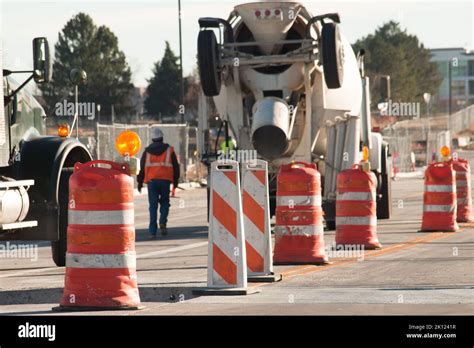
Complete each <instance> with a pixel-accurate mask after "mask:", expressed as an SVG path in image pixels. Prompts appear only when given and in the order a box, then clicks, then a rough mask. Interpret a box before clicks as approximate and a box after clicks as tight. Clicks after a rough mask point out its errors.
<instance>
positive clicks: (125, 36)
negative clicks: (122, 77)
mask: <svg viewBox="0 0 474 348" xmlns="http://www.w3.org/2000/svg"><path fill="white" fill-rule="evenodd" d="M242 2H246V1H229V0H219V1H199V0H182V13H183V52H184V58H183V62H184V70H185V74H188V73H190V72H191V71H192V70H193V68H194V67H195V64H196V59H195V57H196V37H197V32H198V30H199V26H198V23H197V20H198V18H199V17H204V16H212V17H223V18H227V16H228V14H229V12H230V11H231V10H232V8H233V6H234V5H237V4H239V3H242ZM301 2H302V3H303V4H304V5H306V7H307V8H308V9H309V11H310V12H311V13H312V14H313V15H317V14H321V13H326V12H339V13H340V15H341V19H342V29H343V31H344V34H345V35H346V36H347V37H348V39H349V40H350V41H351V42H354V41H356V40H357V39H358V38H360V37H363V36H365V35H367V34H369V33H372V32H374V30H375V29H376V28H377V27H378V26H380V25H382V24H383V23H384V22H387V21H389V20H397V21H399V22H401V24H402V27H403V28H406V29H407V30H408V32H409V33H412V34H415V35H417V36H418V37H419V38H420V40H421V41H422V42H423V43H424V44H425V46H426V47H428V48H439V47H465V46H468V47H472V48H474V23H473V22H474V21H473V18H474V5H473V3H474V1H469V0H465V1H437V0H434V1H433V0H431V1H380V0H379V1H375V0H370V1H369V0H366V1H360V0H359V1H347V0H345V1H338V0H330V1H327V0H324V1H301ZM177 11H178V10H177V0H173V1H171V0H148V1H140V0H138V1H130V0H127V1H124V0H122V1H107V0H99V1H97V0H96V1H31V0H30V1H23V0H0V30H1V32H0V33H1V38H2V47H3V52H4V61H5V65H6V66H8V67H9V68H13V69H28V68H31V60H32V54H31V39H32V38H33V37H35V36H46V37H47V38H48V40H49V41H50V44H51V46H54V44H55V42H56V40H57V37H58V32H59V31H60V30H61V29H62V27H63V26H64V25H65V23H66V22H67V20H68V19H70V18H71V17H72V16H73V15H74V14H75V13H78V12H86V13H88V14H89V15H90V16H91V17H92V18H93V19H94V21H95V22H96V24H99V25H106V26H108V27H110V29H111V30H112V31H113V32H114V33H115V34H116V35H117V36H118V39H119V45H120V48H121V49H122V50H123V51H124V52H125V54H126V56H127V59H128V62H129V64H130V66H131V68H132V73H133V81H134V83H135V84H137V85H140V86H144V85H146V79H148V78H150V76H151V74H152V73H151V69H152V67H153V63H154V62H156V61H157V60H159V59H160V58H161V56H162V54H163V50H164V47H165V41H166V40H168V41H170V43H171V46H172V48H173V49H174V50H175V52H176V53H177V52H178V48H179V46H178V23H177Z"/></svg>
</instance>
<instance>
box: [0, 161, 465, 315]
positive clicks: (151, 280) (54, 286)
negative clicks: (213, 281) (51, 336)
mask: <svg viewBox="0 0 474 348" xmlns="http://www.w3.org/2000/svg"><path fill="white" fill-rule="evenodd" d="M460 156H461V157H467V158H469V159H470V161H471V166H472V165H474V163H473V160H474V154H473V153H472V152H469V153H461V154H460ZM422 192H423V179H422V178H421V177H412V178H402V179H399V180H397V181H395V182H393V202H394V217H393V218H392V219H390V220H381V221H379V225H378V236H379V240H380V241H381V243H382V244H383V248H382V249H381V250H375V251H365V254H364V258H363V260H357V259H355V258H339V259H337V258H333V259H331V264H329V265H326V266H304V265H303V266H277V267H275V271H276V272H277V273H281V274H283V281H281V282H278V283H273V284H255V283H254V284H249V287H256V288H257V289H258V290H260V292H259V293H257V294H252V295H247V296H203V297H196V296H194V295H193V294H192V290H193V289H196V288H200V287H204V286H205V285H206V275H207V273H206V272H207V219H206V191H205V189H201V188H199V189H192V190H187V191H178V196H179V197H177V198H173V200H172V209H171V213H170V217H171V219H170V222H169V226H170V234H169V235H168V236H167V237H164V238H163V237H160V238H159V239H158V240H149V239H148V235H147V229H146V227H147V224H148V222H147V218H148V214H147V200H146V196H145V195H139V196H137V197H136V205H135V208H136V209H135V211H136V232H137V243H136V245H137V253H138V260H137V264H138V282H139V288H140V296H141V300H142V304H143V305H144V306H145V308H144V309H142V310H139V311H104V312H87V313H86V314H88V315H94V314H100V315H104V314H110V315H161V314H167V315H169V314H171V315H174V314H200V315H202V314H222V315H236V314H258V315H261V314H275V315H281V314H313V315H314V314H327V315H341V314H354V315H372V314H381V315H383V314H396V315H416V314H417V315H419V314H471V315H472V314H473V313H474V223H468V224H461V230H460V231H459V232H455V233H423V232H418V230H419V229H420V226H421V212H422V204H421V202H422ZM333 241H334V231H329V232H326V233H325V242H326V244H332V243H333ZM35 245H36V244H35ZM30 256H31V255H30ZM0 262H1V268H0V314H40V315H48V314H53V312H52V311H51V308H52V307H54V306H57V304H58V303H59V300H60V298H61V295H62V290H63V285H64V268H57V267H55V266H54V264H53V262H52V260H51V252H50V248H49V244H48V243H44V242H43V243H39V244H38V258H37V259H36V260H35V259H34V258H33V259H32V258H31V257H30V258H26V257H25V258H18V257H3V258H1V259H0ZM54 314H57V313H56V312H54ZM61 314H62V315H70V314H71V313H61ZM73 314H74V315H77V314H80V313H77V312H75V313H73Z"/></svg>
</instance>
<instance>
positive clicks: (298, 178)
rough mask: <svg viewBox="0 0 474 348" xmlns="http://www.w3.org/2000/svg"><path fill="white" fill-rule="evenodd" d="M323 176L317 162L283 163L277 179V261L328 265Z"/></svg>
mask: <svg viewBox="0 0 474 348" xmlns="http://www.w3.org/2000/svg"><path fill="white" fill-rule="evenodd" d="M321 201H322V198H321V175H320V174H319V172H318V171H317V169H316V165H315V164H314V163H311V164H310V163H304V162H293V163H291V164H286V165H283V166H281V168H280V172H279V174H278V178H277V202H276V203H277V207H276V224H275V250H274V254H273V262H274V263H275V264H325V263H328V258H327V255H326V251H325V248H324V228H323V210H322V207H321Z"/></svg>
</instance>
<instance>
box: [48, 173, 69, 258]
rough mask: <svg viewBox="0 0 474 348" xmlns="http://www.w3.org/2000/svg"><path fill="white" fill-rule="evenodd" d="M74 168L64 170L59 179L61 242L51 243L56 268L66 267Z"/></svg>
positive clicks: (59, 228)
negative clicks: (70, 189) (68, 216)
mask: <svg viewBox="0 0 474 348" xmlns="http://www.w3.org/2000/svg"><path fill="white" fill-rule="evenodd" d="M73 171H74V168H63V169H62V170H61V178H60V179H59V192H58V205H59V223H58V230H59V240H57V241H54V242H51V251H52V254H53V261H54V263H55V264H56V266H59V267H64V266H66V251H67V215H68V203H69V178H70V177H71V175H72V173H73Z"/></svg>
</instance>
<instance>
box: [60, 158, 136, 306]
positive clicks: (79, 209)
mask: <svg viewBox="0 0 474 348" xmlns="http://www.w3.org/2000/svg"><path fill="white" fill-rule="evenodd" d="M99 164H101V165H106V166H108V167H110V168H103V167H96V165H99ZM67 234H68V236H67V240H68V245H67V254H66V277H65V285H64V294H63V297H62V299H61V303H60V306H59V307H56V308H53V309H55V310H96V309H107V310H110V309H139V305H140V296H139V292H138V286H137V275H136V254H135V227H134V207H133V179H132V177H131V176H129V175H128V166H127V165H126V164H118V163H114V162H110V161H101V160H99V161H92V162H88V163H85V164H80V163H76V165H75V166H74V173H73V175H72V176H71V178H70V181H69V214H68V231H67Z"/></svg>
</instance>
